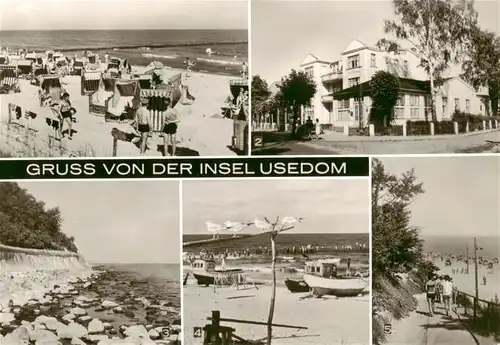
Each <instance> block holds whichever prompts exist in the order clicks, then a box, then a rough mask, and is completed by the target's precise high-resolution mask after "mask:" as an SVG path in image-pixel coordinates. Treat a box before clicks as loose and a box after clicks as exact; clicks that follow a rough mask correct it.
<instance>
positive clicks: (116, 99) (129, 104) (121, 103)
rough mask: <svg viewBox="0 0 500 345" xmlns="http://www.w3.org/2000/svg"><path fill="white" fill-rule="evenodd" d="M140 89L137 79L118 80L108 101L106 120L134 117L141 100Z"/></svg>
mask: <svg viewBox="0 0 500 345" xmlns="http://www.w3.org/2000/svg"><path fill="white" fill-rule="evenodd" d="M140 90H141V89H140V86H139V82H138V81H137V80H118V81H116V82H115V90H114V92H113V96H112V97H111V98H110V99H109V101H108V102H107V109H106V120H118V119H119V120H124V119H133V117H134V115H135V110H136V109H138V108H139V105H140V102H141V100H140Z"/></svg>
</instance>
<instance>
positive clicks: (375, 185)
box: [372, 159, 424, 278]
mask: <svg viewBox="0 0 500 345" xmlns="http://www.w3.org/2000/svg"><path fill="white" fill-rule="evenodd" d="M416 180H417V178H416V176H415V174H414V171H413V170H412V171H409V172H406V173H404V174H402V175H401V176H397V175H393V174H390V173H388V172H386V171H385V168H384V165H383V164H382V163H381V162H380V161H379V160H377V159H374V161H373V166H372V271H373V277H374V278H375V277H380V276H386V277H389V278H392V277H393V274H394V273H395V272H400V271H401V270H403V269H410V268H413V267H415V266H417V265H419V264H420V263H421V262H422V240H421V239H420V238H419V232H418V229H417V228H415V227H413V226H411V224H410V219H411V211H410V210H409V209H408V206H409V205H410V203H411V201H412V200H413V199H414V198H415V197H416V196H417V195H418V194H421V193H423V192H424V190H423V189H422V184H421V183H417V182H416Z"/></svg>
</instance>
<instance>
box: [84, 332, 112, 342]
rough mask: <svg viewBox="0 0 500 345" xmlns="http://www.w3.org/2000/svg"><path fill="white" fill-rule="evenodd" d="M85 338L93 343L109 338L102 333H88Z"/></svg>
mask: <svg viewBox="0 0 500 345" xmlns="http://www.w3.org/2000/svg"><path fill="white" fill-rule="evenodd" d="M84 339H86V340H88V341H90V342H92V343H96V344H97V343H99V342H101V341H103V340H104V341H107V340H109V338H108V336H107V335H102V334H87V335H86V336H85V337H84Z"/></svg>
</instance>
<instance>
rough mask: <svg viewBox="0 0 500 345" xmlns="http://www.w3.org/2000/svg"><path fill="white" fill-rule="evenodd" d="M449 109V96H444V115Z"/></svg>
mask: <svg viewBox="0 0 500 345" xmlns="http://www.w3.org/2000/svg"><path fill="white" fill-rule="evenodd" d="M447 110H448V97H443V114H442V115H443V117H444V116H445V115H446V112H447Z"/></svg>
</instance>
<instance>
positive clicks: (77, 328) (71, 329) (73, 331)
mask: <svg viewBox="0 0 500 345" xmlns="http://www.w3.org/2000/svg"><path fill="white" fill-rule="evenodd" d="M87 334H88V332H87V329H86V328H85V327H83V326H82V325H80V324H78V323H75V322H71V323H70V324H69V325H67V326H65V328H61V329H59V330H58V331H57V335H58V336H59V338H61V339H73V338H80V337H83V336H85V335H87Z"/></svg>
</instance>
